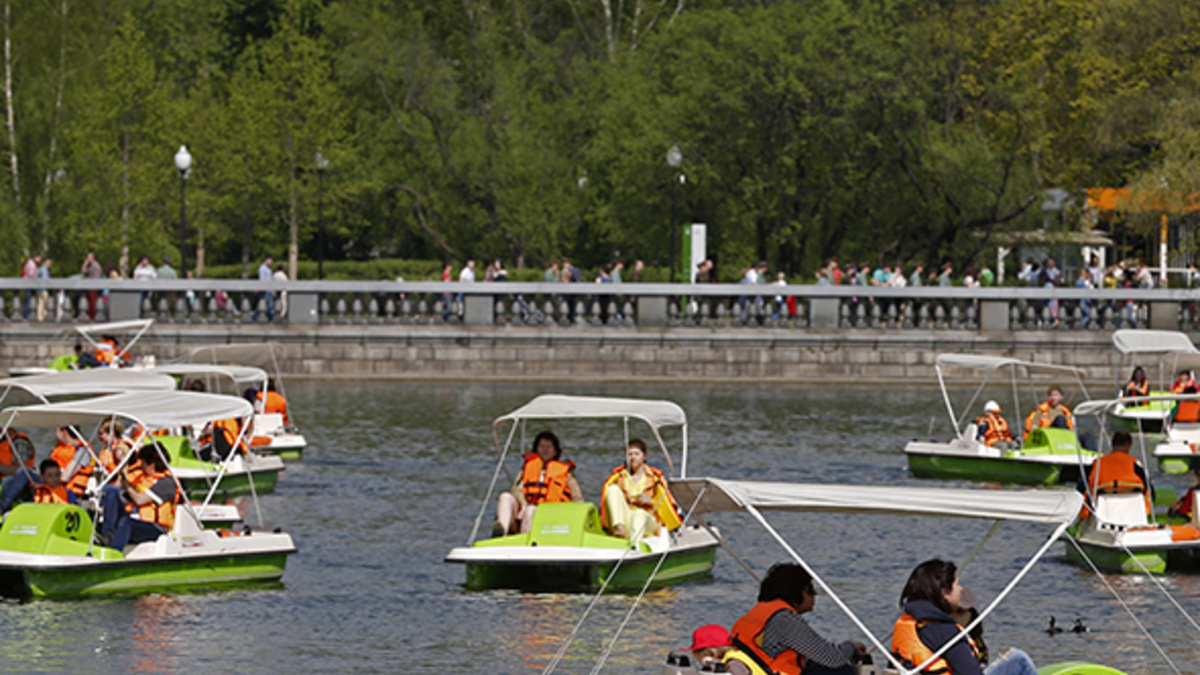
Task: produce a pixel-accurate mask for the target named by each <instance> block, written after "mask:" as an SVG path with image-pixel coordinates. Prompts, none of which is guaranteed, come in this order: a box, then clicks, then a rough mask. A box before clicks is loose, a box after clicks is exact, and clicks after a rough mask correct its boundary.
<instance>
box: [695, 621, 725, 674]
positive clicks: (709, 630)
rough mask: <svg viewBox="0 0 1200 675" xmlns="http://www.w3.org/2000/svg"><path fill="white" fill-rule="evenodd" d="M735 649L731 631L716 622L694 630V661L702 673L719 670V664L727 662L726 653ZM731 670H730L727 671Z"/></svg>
mask: <svg viewBox="0 0 1200 675" xmlns="http://www.w3.org/2000/svg"><path fill="white" fill-rule="evenodd" d="M731 649H733V643H732V642H730V641H729V631H727V630H725V627H724V626H718V625H717V624H715V623H710V624H705V625H703V626H701V627H699V628H697V629H696V630H695V631H693V632H692V646H690V647H687V648H686V651H689V652H691V653H692V663H693V664H695V666H696V670H698V671H700V672H702V673H712V672H718V670H717V664H721V663H724V662H725V654H726V653H727V652H729V651H730V650H731ZM725 672H730V671H725Z"/></svg>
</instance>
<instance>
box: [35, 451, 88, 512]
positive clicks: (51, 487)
mask: <svg viewBox="0 0 1200 675" xmlns="http://www.w3.org/2000/svg"><path fill="white" fill-rule="evenodd" d="M38 473H40V474H41V477H42V482H40V483H37V484H36V485H34V486H33V501H34V503H35V504H76V503H78V499H76V497H75V493H74V492H71V491H70V490H68V489H67V486H66V485H63V480H62V467H60V466H59V465H58V462H56V461H54V460H53V459H45V460H42V463H41V465H39V466H38Z"/></svg>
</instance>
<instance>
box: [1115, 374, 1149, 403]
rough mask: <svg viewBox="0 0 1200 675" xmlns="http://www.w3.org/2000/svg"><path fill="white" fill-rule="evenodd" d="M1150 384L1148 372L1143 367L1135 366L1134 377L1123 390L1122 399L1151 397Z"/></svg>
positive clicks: (1130, 378)
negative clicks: (1147, 377)
mask: <svg viewBox="0 0 1200 675" xmlns="http://www.w3.org/2000/svg"><path fill="white" fill-rule="evenodd" d="M1149 395H1150V383H1149V382H1147V381H1146V371H1145V370H1144V369H1143V368H1142V367H1141V366H1135V367H1134V369H1133V375H1131V376H1130V377H1129V383H1128V384H1126V385H1125V388H1124V389H1122V390H1121V398H1133V397H1135V396H1149ZM1139 405H1145V404H1144V403H1132V404H1130V407H1132V406H1139Z"/></svg>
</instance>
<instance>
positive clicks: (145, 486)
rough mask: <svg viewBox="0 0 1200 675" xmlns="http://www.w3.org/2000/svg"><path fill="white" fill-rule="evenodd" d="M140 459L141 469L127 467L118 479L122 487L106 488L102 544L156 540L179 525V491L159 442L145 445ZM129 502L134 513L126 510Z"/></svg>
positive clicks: (122, 545)
mask: <svg viewBox="0 0 1200 675" xmlns="http://www.w3.org/2000/svg"><path fill="white" fill-rule="evenodd" d="M137 459H138V467H139V468H138V469H137V470H135V471H134V470H128V469H126V470H123V471H122V472H121V476H120V477H119V478H117V480H116V483H117V487H118V489H117V490H105V492H104V495H103V497H102V498H101V509H102V512H103V513H104V519H103V521H102V522H101V523H100V543H101V544H103V545H104V546H108V547H111V548H115V549H116V550H118V551H120V550H122V549H124V548H125V547H126V546H128V545H129V544H139V543H142V542H146V541H154V540H155V539H158V537H159V536H160V535H163V534H166V533H167V532H170V531H171V527H172V526H173V525H174V524H175V505H176V504H177V503H178V502H179V490H178V486H177V485H176V484H175V479H174V478H172V477H171V475H170V473H169V470H168V468H167V463H166V461H165V460H164V459H163V457H162V454H160V452H159V449H158V448H157V447H156V446H155V445H153V444H151V445H144V446H142V447H141V449H140V450H138V454H137ZM126 503H128V504H129V505H130V506H131V507H132V508H133V509H134V513H130V512H129V511H127V510H126V508H125V505H126ZM135 516H136V517H135Z"/></svg>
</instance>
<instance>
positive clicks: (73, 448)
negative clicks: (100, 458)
mask: <svg viewBox="0 0 1200 675" xmlns="http://www.w3.org/2000/svg"><path fill="white" fill-rule="evenodd" d="M85 447H86V444H80V445H73V444H59V445H56V446H54V449H53V450H51V451H50V459H52V460H54V461H55V463H57V464H58V468H60V469H62V470H63V471H66V470H67V465H69V464H70V463H71V460H73V459H75V453H76V452H77V451H78V450H81V449H83V448H85ZM95 470H96V467H95V466H93V465H92V458H91V457H88V459H87V464H81V465H80V466H79V467H78V468H76V469H75V474H74V475H72V476H71V479H70V480H69V481H67V489H68V490H70V491H71V492H74V493H75V495H76V496H79V497H82V496H83V493H84V492H85V491H87V482H88V478H90V477H91V475H92V472H93V471H95Z"/></svg>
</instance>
